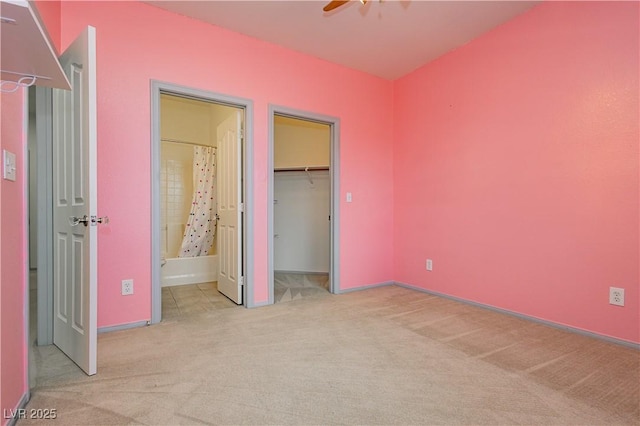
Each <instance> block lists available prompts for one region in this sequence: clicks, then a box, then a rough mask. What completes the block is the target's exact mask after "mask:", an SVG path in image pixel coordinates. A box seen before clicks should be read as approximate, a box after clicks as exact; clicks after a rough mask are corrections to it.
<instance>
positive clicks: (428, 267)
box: [426, 259, 433, 271]
mask: <svg viewBox="0 0 640 426" xmlns="http://www.w3.org/2000/svg"><path fill="white" fill-rule="evenodd" d="M426 268H427V271H433V260H431V259H427V265H426Z"/></svg>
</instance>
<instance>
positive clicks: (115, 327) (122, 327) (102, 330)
mask: <svg viewBox="0 0 640 426" xmlns="http://www.w3.org/2000/svg"><path fill="white" fill-rule="evenodd" d="M147 325H149V321H137V322H130V323H127V324H120V325H111V326H109V327H100V328H98V334H102V333H110V332H112V331H120V330H128V329H130V328H138V327H145V326H147Z"/></svg>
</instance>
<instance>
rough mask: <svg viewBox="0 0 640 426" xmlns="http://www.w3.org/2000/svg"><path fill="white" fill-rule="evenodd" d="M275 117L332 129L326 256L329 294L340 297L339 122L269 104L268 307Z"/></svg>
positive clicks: (271, 288) (271, 299)
mask: <svg viewBox="0 0 640 426" xmlns="http://www.w3.org/2000/svg"><path fill="white" fill-rule="evenodd" d="M276 115H281V116H285V117H291V118H297V119H300V120H306V121H315V122H318V123H322V124H328V125H329V126H330V127H331V130H330V135H331V142H330V146H331V154H330V159H331V160H330V161H331V164H330V165H329V176H330V180H331V195H330V199H331V206H330V210H329V214H330V215H331V222H330V243H329V246H330V250H331V253H330V255H329V259H330V266H329V291H330V292H331V293H340V292H341V287H340V119H339V118H337V117H332V116H328V115H323V114H316V113H314V112H309V111H304V110H299V109H294V108H289V107H285V106H280V105H274V104H269V115H268V123H269V124H268V126H269V142H268V143H269V145H268V147H267V151H268V165H267V170H268V177H269V178H268V182H267V253H268V258H267V276H268V283H269V284H268V285H269V300H268V302H267V304H269V305H272V304H273V303H274V302H275V300H274V279H273V274H274V267H273V220H274V215H273V199H274V172H273V170H274V160H273V150H274V119H275V116H276Z"/></svg>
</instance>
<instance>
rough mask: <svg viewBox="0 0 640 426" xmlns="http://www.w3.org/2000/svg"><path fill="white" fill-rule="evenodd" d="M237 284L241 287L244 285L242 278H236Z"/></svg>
mask: <svg viewBox="0 0 640 426" xmlns="http://www.w3.org/2000/svg"><path fill="white" fill-rule="evenodd" d="M238 284H240V285H241V286H243V285H244V277H240V278H238Z"/></svg>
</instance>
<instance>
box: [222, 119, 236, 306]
mask: <svg viewBox="0 0 640 426" xmlns="http://www.w3.org/2000/svg"><path fill="white" fill-rule="evenodd" d="M241 129H242V112H241V111H236V112H234V113H233V114H232V115H231V116H230V117H229V118H228V119H226V120H225V121H224V122H223V123H222V124H220V125H219V126H218V131H217V134H218V148H217V155H216V157H217V159H218V167H217V179H216V182H217V195H218V200H217V203H218V209H217V211H218V223H217V229H216V232H217V235H218V261H219V263H220V264H219V271H218V291H220V292H221V293H222V294H224V295H225V296H227V297H228V298H229V299H231V300H233V301H234V302H236V303H237V304H242V278H241V275H242V256H241V250H242V209H241V208H240V207H241V203H242V184H241V171H242V167H241V160H242V153H241V146H242V144H241V139H240V136H241Z"/></svg>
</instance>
